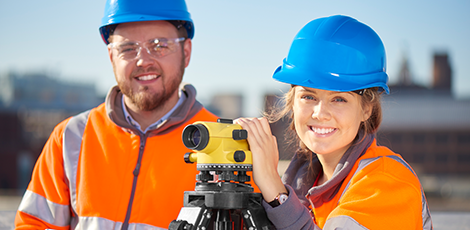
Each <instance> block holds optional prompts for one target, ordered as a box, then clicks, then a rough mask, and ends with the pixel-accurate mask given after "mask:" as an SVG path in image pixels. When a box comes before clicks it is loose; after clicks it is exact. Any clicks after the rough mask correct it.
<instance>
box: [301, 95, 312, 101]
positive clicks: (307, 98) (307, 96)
mask: <svg viewBox="0 0 470 230" xmlns="http://www.w3.org/2000/svg"><path fill="white" fill-rule="evenodd" d="M300 98H301V99H305V100H313V99H315V98H314V97H313V96H309V95H304V96H302V97H300Z"/></svg>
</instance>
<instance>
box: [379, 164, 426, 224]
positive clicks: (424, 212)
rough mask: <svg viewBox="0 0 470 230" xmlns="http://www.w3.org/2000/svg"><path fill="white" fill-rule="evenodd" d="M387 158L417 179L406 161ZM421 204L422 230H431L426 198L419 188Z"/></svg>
mask: <svg viewBox="0 0 470 230" xmlns="http://www.w3.org/2000/svg"><path fill="white" fill-rule="evenodd" d="M387 157H388V158H391V159H394V160H396V161H398V162H399V163H401V164H402V165H404V166H405V167H406V168H408V169H409V170H410V171H411V172H412V173H413V174H414V175H415V176H416V178H418V176H417V175H416V173H415V172H414V171H413V169H412V168H411V166H409V165H408V163H406V161H404V160H403V159H401V158H400V157H398V156H387ZM421 204H422V211H421V212H422V218H423V229H432V221H431V215H430V212H429V207H428V203H427V201H426V196H425V195H424V191H423V189H422V188H421Z"/></svg>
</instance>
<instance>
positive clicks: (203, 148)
mask: <svg viewBox="0 0 470 230" xmlns="http://www.w3.org/2000/svg"><path fill="white" fill-rule="evenodd" d="M247 137H248V135H247V131H246V130H243V129H242V127H241V126H240V125H237V124H233V121H232V120H228V119H219V120H218V121H217V122H195V123H194V124H191V125H188V126H186V128H185V129H184V130H183V135H182V138H183V143H184V145H185V146H186V147H187V148H189V149H192V150H193V151H194V152H191V153H186V154H185V155H184V160H185V161H186V163H194V162H197V170H198V171H200V172H199V174H198V175H197V176H196V187H195V190H194V191H186V192H184V207H183V208H181V211H180V213H179V215H178V218H177V219H176V220H173V221H172V222H171V223H170V225H169V227H168V229H169V230H183V229H184V230H242V229H247V230H256V229H259V230H270V229H275V227H274V225H273V224H272V223H271V222H270V221H269V219H268V218H267V216H266V212H265V210H264V208H263V206H262V201H263V197H262V195H261V194H260V193H254V192H253V191H254V189H253V187H251V185H250V184H247V183H246V182H249V181H250V176H248V175H247V171H252V166H253V165H252V157H251V151H250V150H249V146H248V142H247V141H246V138H247Z"/></svg>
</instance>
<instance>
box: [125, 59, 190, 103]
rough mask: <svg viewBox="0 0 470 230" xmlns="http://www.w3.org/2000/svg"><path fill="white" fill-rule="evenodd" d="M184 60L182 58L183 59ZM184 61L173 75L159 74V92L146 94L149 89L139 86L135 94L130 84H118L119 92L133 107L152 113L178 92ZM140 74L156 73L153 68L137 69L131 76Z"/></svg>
mask: <svg viewBox="0 0 470 230" xmlns="http://www.w3.org/2000/svg"><path fill="white" fill-rule="evenodd" d="M183 60H184V57H183ZM184 69H185V67H184V61H182V62H181V65H180V68H178V71H177V72H176V73H174V75H170V76H168V75H165V74H163V73H162V74H161V75H160V76H159V78H162V79H160V80H161V81H162V88H161V89H160V90H161V91H160V92H153V93H150V92H148V91H149V90H150V89H149V87H148V86H140V87H139V89H138V90H137V92H135V91H134V90H133V89H132V87H131V84H130V82H129V83H128V84H126V83H125V82H118V86H119V88H120V89H121V92H122V93H123V94H124V95H125V96H127V97H128V98H129V99H130V100H131V102H132V104H133V105H135V106H136V107H137V108H138V109H139V110H141V111H153V110H156V109H159V108H161V107H162V106H163V105H165V103H166V102H167V101H168V100H169V99H170V98H171V97H172V96H173V95H174V94H175V92H176V91H177V90H178V88H179V85H180V84H181V81H182V79H183V74H184ZM142 72H157V71H156V70H155V69H154V68H153V67H150V68H148V69H143V68H138V69H136V70H135V71H133V73H132V74H131V76H136V75H137V74H139V73H142ZM165 78H168V79H170V81H169V82H167V83H165V82H164V80H165Z"/></svg>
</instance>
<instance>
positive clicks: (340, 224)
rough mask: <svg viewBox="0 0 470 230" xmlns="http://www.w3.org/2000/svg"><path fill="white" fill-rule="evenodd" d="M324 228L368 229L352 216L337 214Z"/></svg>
mask: <svg viewBox="0 0 470 230" xmlns="http://www.w3.org/2000/svg"><path fill="white" fill-rule="evenodd" d="M323 229H325V230H326V229H348V230H367V228H366V227H364V226H362V225H361V224H359V223H358V222H357V221H356V220H355V219H353V218H352V217H350V216H335V217H333V218H330V219H328V220H327V221H326V223H325V226H323Z"/></svg>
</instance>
